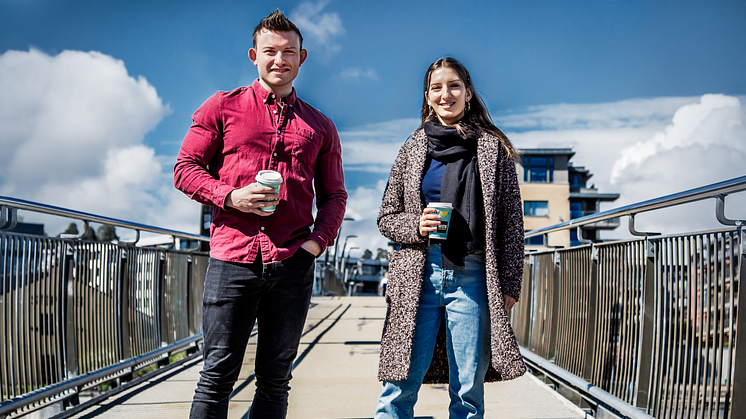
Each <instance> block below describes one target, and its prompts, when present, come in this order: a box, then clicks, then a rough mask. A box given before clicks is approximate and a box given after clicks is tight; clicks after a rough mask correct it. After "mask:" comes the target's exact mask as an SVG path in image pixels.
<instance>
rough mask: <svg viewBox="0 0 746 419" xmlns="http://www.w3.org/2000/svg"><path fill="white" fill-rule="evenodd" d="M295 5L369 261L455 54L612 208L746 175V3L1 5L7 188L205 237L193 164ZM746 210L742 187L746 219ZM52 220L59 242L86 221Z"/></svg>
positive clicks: (507, 122)
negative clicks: (198, 144) (273, 30)
mask: <svg viewBox="0 0 746 419" xmlns="http://www.w3.org/2000/svg"><path fill="white" fill-rule="evenodd" d="M275 8H279V9H280V10H281V11H283V12H285V13H286V15H288V16H289V17H290V18H291V19H292V20H293V21H294V22H295V23H296V24H297V25H298V26H299V27H300V29H301V31H302V33H303V35H304V41H305V42H304V47H305V48H306V49H307V50H308V60H307V61H306V63H304V64H303V66H302V68H301V69H300V74H299V76H298V78H297V79H296V82H295V87H296V89H297V91H298V94H299V96H300V97H301V98H302V99H304V100H305V101H307V102H308V103H310V104H311V105H313V106H315V107H316V108H318V109H320V110H321V111H322V112H324V113H325V114H326V115H327V116H329V117H330V118H332V120H333V121H334V122H335V124H336V126H337V128H338V130H339V133H340V138H341V141H342V148H343V163H344V168H345V177H346V186H347V189H348V192H349V195H350V197H349V201H348V209H347V215H348V216H350V217H352V218H354V219H355V221H354V222H352V221H348V222H345V224H344V226H343V231H342V237H343V238H344V237H346V236H347V235H351V234H353V235H357V236H358V238H351V239H350V244H348V246H353V245H354V246H357V247H360V248H361V250H359V251H360V252H361V251H362V249H365V248H369V249H371V250H373V252H374V253H375V249H376V248H378V247H385V246H386V242H387V240H386V239H385V238H383V237H382V236H381V235H380V234H379V233H378V231H377V228H376V226H375V218H376V215H377V213H378V208H379V205H380V201H381V195H382V193H383V189H384V187H385V183H386V179H387V176H388V173H389V170H390V168H391V165H392V163H393V160H394V158H395V156H396V153H397V151H398V149H399V147H400V146H401V145H402V144H403V143H404V141H405V140H406V138H407V136H408V135H409V134H411V132H412V131H414V130H415V129H416V128H417V127H418V126H419V119H418V118H419V111H420V107H421V104H422V83H423V80H422V78H423V76H424V72H425V70H426V68H427V66H428V65H429V64H430V63H431V62H433V61H434V60H436V59H437V58H440V57H443V56H452V57H455V58H457V59H459V60H461V61H462V62H463V63H464V64H465V65H466V66H467V68H468V69H469V70H470V72H471V73H472V77H473V79H474V81H475V84H476V87H477V90H478V93H479V94H480V96H481V97H482V99H483V100H484V101H485V103H486V104H487V107H488V109H489V110H490V112H491V114H492V116H493V119H494V120H495V122H496V124H497V125H498V126H499V127H500V128H502V129H503V131H505V132H506V133H507V134H508V136H509V137H510V139H511V140H512V141H513V143H514V144H515V145H516V147H518V148H532V147H572V148H573V150H574V151H575V153H576V154H575V156H574V157H573V160H572V162H573V163H574V164H575V165H576V166H585V167H586V168H587V169H589V170H590V171H591V172H592V173H593V174H594V176H593V178H592V179H591V181H590V183H591V184H594V185H595V187H597V188H598V189H599V191H601V192H610V193H619V194H620V195H621V197H620V199H619V200H617V201H616V202H614V203H611V204H605V206H604V207H602V208H601V209H602V210H606V209H611V208H615V207H618V206H622V205H626V204H631V203H635V202H640V201H644V200H647V199H652V198H655V197H658V196H662V195H666V194H671V193H676V192H679V191H683V190H687V189H692V188H696V187H700V186H703V185H706V184H710V183H715V182H720V181H724V180H727V179H731V178H734V177H739V176H743V175H744V174H746V170H744V166H743V161H744V157H746V107H745V106H744V103H745V100H746V54H744V51H745V50H746V2H743V1H725V0H709V1H705V0H702V1H690V0H676V1H669V0H504V1H494V0H487V1H479V0H471V1H458V0H452V1H441V0H431V1H427V2H420V1H410V2H401V1H389V0H383V1H377V2H361V1H349V0H348V1H343V0H336V1H334V0H319V1H313V0H312V1H275V2H269V1H263V0H259V1H230V0H227V1H221V2H204V1H189V0H181V1H178V2H177V1H168V0H159V1H139V0H130V1H126V2H124V1H87V0H0V127H1V129H0V195H1V196H10V197H14V198H21V199H28V200H32V201H36V202H40V203H44V204H50V205H56V206H62V207H66V208H71V209H75V210H80V211H85V212H90V213H94V214H99V215H104V216H108V217H114V218H119V219H124V220H129V221H135V222H139V223H145V224H150V225H155V226H159V227H164V228H170V229H175V230H181V231H188V232H197V231H198V219H199V206H198V205H197V204H195V203H194V202H192V201H190V200H189V199H188V198H187V197H186V196H184V195H183V194H182V193H181V192H179V191H177V190H175V189H174V188H173V174H172V170H173V164H174V161H175V157H176V155H177V153H178V150H179V146H180V144H181V141H182V139H183V138H184V135H185V133H186V131H187V129H188V128H189V125H190V122H191V114H192V113H193V112H194V111H195V110H196V109H197V108H198V107H199V106H200V104H201V103H202V102H204V100H205V99H207V98H208V97H209V96H210V95H212V94H213V93H215V92H216V91H218V90H232V89H234V88H236V87H238V86H243V85H248V84H251V83H252V82H253V80H254V79H256V77H257V72H256V68H255V67H254V66H253V65H252V63H251V62H250V60H249V59H248V57H247V51H248V49H249V48H250V47H251V34H252V31H253V29H254V26H255V25H256V24H257V23H258V22H259V20H260V19H261V18H262V17H264V16H266V15H268V14H269V13H270V12H271V11H272V10H274V9H275ZM744 203H746V200H745V199H744V198H743V197H741V196H740V195H739V196H731V197H729V198H728V199H727V200H726V213H727V215H729V216H731V217H734V218H739V217H740V218H746V213H745V212H744V211H743V210H740V208H743V204H744ZM713 214H714V202H711V201H708V202H703V203H699V204H694V205H690V206H686V207H685V208H684V207H682V208H675V209H672V210H667V211H660V212H655V213H650V214H643V215H640V216H638V220H637V228H638V230H645V229H646V230H657V231H662V232H664V233H669V232H679V231H694V230H701V229H706V228H716V227H718V224H717V222H716V221H715V218H714V215H713ZM21 215H23V216H24V217H25V219H26V220H27V221H35V220H37V218H38V216H34V215H33V214H28V213H24V214H21ZM41 219H43V220H44V221H43V222H44V223H45V224H46V231H47V233H48V234H50V235H56V234H57V233H59V232H60V231H62V230H63V229H64V228H65V227H66V226H67V224H68V223H69V221H67V220H54V219H47V218H44V217H41ZM618 230H619V231H614V232H610V233H609V232H605V233H604V235H605V237H607V238H623V237H626V236H625V233H624V231H623V230H625V228H624V227H621V228H620V229H618ZM118 233H119V234H120V236H123V237H124V236H127V235H128V234H131V232H127V231H120V230H118ZM602 237H604V236H602ZM353 256H357V255H353Z"/></svg>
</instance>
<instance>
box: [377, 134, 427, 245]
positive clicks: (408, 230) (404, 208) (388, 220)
mask: <svg viewBox="0 0 746 419" xmlns="http://www.w3.org/2000/svg"><path fill="white" fill-rule="evenodd" d="M408 144H411V143H408ZM408 149H409V147H407V144H405V145H404V146H402V148H401V149H400V150H399V155H398V156H397V157H396V160H395V161H394V167H392V168H391V174H390V175H389V180H388V183H387V184H386V190H385V191H384V192H383V201H382V203H381V209H380V211H379V212H378V229H379V230H381V234H383V235H384V236H385V237H386V238H388V239H389V240H392V241H394V242H396V243H400V244H413V243H425V242H426V241H427V237H422V236H420V232H419V222H420V216H421V215H422V214H420V213H419V208H420V206H421V205H418V204H419V200H420V199H421V198H420V188H419V187H417V188H414V189H415V190H412V189H413V188H411V187H410V188H407V187H406V186H407V185H408V184H409V183H408V181H409V180H411V179H408V177H409V176H407V175H408V172H407V168H408V167H409V164H408V153H407V150H408ZM407 199H409V200H410V202H407V201H406V200H407ZM415 200H417V202H412V201H415ZM407 204H409V205H407Z"/></svg>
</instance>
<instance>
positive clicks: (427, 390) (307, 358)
mask: <svg viewBox="0 0 746 419" xmlns="http://www.w3.org/2000/svg"><path fill="white" fill-rule="evenodd" d="M385 313H386V303H385V301H384V300H383V298H381V297H342V298H337V297H334V298H315V299H314V300H313V302H312V307H311V310H310V312H309V314H308V320H307V322H306V330H305V332H304V335H303V338H302V340H301V346H300V349H299V353H298V358H297V359H296V361H295V368H294V370H293V376H294V378H293V380H292V381H291V383H290V384H291V386H292V390H291V391H290V408H289V412H288V419H322V418H324V419H331V418H336V419H353V418H354V419H364V418H372V417H373V411H374V410H375V406H376V399H377V397H378V394H379V392H380V390H381V384H380V383H379V382H378V381H377V379H376V374H377V370H378V351H379V341H380V338H381V329H382V326H383V318H384V315H385ZM253 354H254V342H253V338H252V341H250V342H249V346H248V348H247V351H246V357H245V359H244V366H243V369H242V371H241V375H240V377H239V382H238V383H237V384H236V391H234V394H233V396H232V397H231V403H230V409H229V418H232V419H239V418H247V417H248V415H247V412H248V409H249V406H250V405H251V400H252V397H253V392H254V382H253V379H254V377H253V364H254V359H253ZM201 367H202V364H201V362H199V361H198V360H197V361H193V362H192V364H191V366H189V367H188V368H186V369H182V370H180V371H178V372H173V373H167V374H166V375H164V376H161V377H158V378H156V379H154V380H153V381H151V382H149V383H147V384H145V385H142V386H139V387H137V388H134V389H130V390H129V391H126V392H123V393H122V394H120V395H117V396H116V397H113V398H111V399H108V400H106V401H105V402H104V403H103V404H101V405H99V406H97V407H93V408H90V409H88V410H87V411H84V412H81V413H80V414H78V415H77V416H74V417H75V418H94V417H95V418H124V417H127V418H138V419H142V418H186V417H188V415H189V407H190V403H191V398H192V395H193V394H194V388H195V385H196V382H197V380H198V378H199V370H200V369H201ZM485 400H486V408H487V412H486V417H487V418H513V419H519V418H520V419H524V418H525V419H527V418H545V419H565V418H567V419H569V418H584V417H585V414H584V412H583V411H582V410H580V409H578V408H577V407H575V406H574V405H572V404H571V403H569V402H568V401H567V400H565V399H563V398H562V397H560V396H559V395H557V393H555V392H553V391H552V390H551V389H549V387H547V386H546V385H544V384H543V383H541V382H540V381H539V380H538V379H536V378H534V377H533V376H531V375H530V374H527V375H525V376H523V377H521V378H519V379H517V380H512V381H509V382H505V383H489V384H487V385H486V391H485ZM415 415H416V417H417V418H418V419H429V418H432V419H441V418H442V419H447V418H448V389H447V386H444V385H426V386H423V388H422V390H421V391H420V395H419V401H418V403H417V405H416V407H415Z"/></svg>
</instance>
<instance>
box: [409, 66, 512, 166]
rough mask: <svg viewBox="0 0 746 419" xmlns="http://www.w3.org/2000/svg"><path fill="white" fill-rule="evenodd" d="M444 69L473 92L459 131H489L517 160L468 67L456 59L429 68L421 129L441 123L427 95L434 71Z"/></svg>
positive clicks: (510, 144)
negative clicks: (488, 109) (448, 69)
mask: <svg viewBox="0 0 746 419" xmlns="http://www.w3.org/2000/svg"><path fill="white" fill-rule="evenodd" d="M442 67H448V68H450V69H453V71H455V72H456V74H458V76H459V78H460V79H461V80H462V81H463V82H464V84H466V87H468V88H469V90H471V100H470V101H468V102H467V105H469V106H468V108H469V109H468V110H467V109H464V116H463V118H461V120H460V121H459V122H458V123H457V124H456V128H457V129H458V130H459V131H462V132H465V133H468V134H476V132H475V130H476V129H481V130H484V131H487V132H489V133H490V134H492V135H494V136H495V137H497V138H498V139H499V140H500V145H502V146H503V148H504V149H505V152H506V153H507V155H508V157H509V158H511V159H514V158H516V157H517V156H518V151H516V149H515V147H513V144H512V143H511V142H510V140H509V139H508V137H507V136H506V135H505V134H504V133H503V132H502V131H501V130H500V128H498V127H496V126H495V124H494V122H492V118H491V117H490V114H489V112H487V107H486V106H485V105H484V102H482V98H480V97H479V94H478V93H477V89H476V88H475V87H474V81H473V80H472V78H471V74H469V70H467V69H466V67H464V65H463V64H461V62H459V61H458V60H457V59H455V58H451V57H445V58H439V59H437V60H436V61H435V62H434V63H432V64H430V67H428V68H427V72H425V84H424V92H425V94H424V97H423V98H422V125H420V128H422V127H423V126H424V125H425V122H428V121H434V122H436V123H440V121H439V120H438V116H437V115H436V114H435V111H433V109H432V108H431V107H430V105H429V104H428V103H427V93H428V89H429V87H430V77H431V76H432V74H433V71H435V70H437V69H439V68H442Z"/></svg>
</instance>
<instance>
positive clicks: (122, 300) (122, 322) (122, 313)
mask: <svg viewBox="0 0 746 419" xmlns="http://www.w3.org/2000/svg"><path fill="white" fill-rule="evenodd" d="M120 252H121V257H120V261H119V298H118V299H117V305H118V307H117V311H118V314H119V334H120V337H119V341H120V352H121V356H120V359H129V358H131V357H132V344H131V342H130V316H129V313H130V273H129V264H128V263H127V248H126V247H122V248H120Z"/></svg>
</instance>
